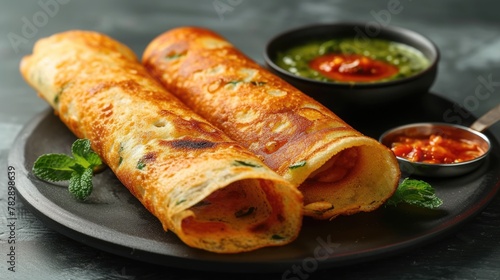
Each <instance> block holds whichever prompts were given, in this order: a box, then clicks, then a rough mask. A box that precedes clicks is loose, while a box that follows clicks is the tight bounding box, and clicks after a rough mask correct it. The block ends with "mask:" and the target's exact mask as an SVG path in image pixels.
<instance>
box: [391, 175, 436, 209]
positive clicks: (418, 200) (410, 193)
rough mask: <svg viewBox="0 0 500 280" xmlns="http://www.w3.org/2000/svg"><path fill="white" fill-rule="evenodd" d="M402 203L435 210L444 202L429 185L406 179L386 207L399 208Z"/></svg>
mask: <svg viewBox="0 0 500 280" xmlns="http://www.w3.org/2000/svg"><path fill="white" fill-rule="evenodd" d="M400 203H407V204H411V205H415V206H419V207H424V208H429V209H434V208H437V207H439V206H441V204H443V201H442V200H441V199H440V198H439V197H438V196H437V195H436V193H435V191H434V188H433V187H432V186H431V185H430V184H429V183H427V182H425V181H421V180H415V179H409V178H405V179H404V180H403V181H402V182H401V183H400V184H399V186H398V188H397V189H396V192H395V193H394V194H393V195H392V197H391V198H389V199H388V200H387V201H386V205H389V206H397V205H398V204H400Z"/></svg>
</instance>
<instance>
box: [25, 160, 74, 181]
mask: <svg viewBox="0 0 500 280" xmlns="http://www.w3.org/2000/svg"><path fill="white" fill-rule="evenodd" d="M73 165H75V160H74V159H73V158H71V157H69V156H67V155H64V154H45V155H42V156H40V157H39V158H38V159H37V160H36V161H35V163H34V165H33V174H35V176H37V177H38V178H40V179H42V180H46V181H51V182H58V181H66V180H69V179H70V178H71V174H72V173H73V169H72V168H71V167H72V166H73Z"/></svg>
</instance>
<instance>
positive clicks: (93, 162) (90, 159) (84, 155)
mask: <svg viewBox="0 0 500 280" xmlns="http://www.w3.org/2000/svg"><path fill="white" fill-rule="evenodd" d="M71 153H72V154H73V157H74V158H75V160H76V162H77V163H78V164H79V165H81V166H83V167H85V168H87V167H91V168H93V167H95V166H98V165H101V164H102V161H101V158H100V157H99V156H98V155H97V154H96V153H95V152H94V151H93V150H92V148H91V147H90V140H88V139H78V140H76V141H75V142H74V143H73V145H72V146H71Z"/></svg>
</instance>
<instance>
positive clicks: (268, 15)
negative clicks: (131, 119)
mask: <svg viewBox="0 0 500 280" xmlns="http://www.w3.org/2000/svg"><path fill="white" fill-rule="evenodd" d="M100 2H101V3H100V4H98V3H97V1H93V2H90V1H77V0H40V1H7V0H2V1H0V59H1V64H0V170H1V174H2V175H1V176H0V194H1V196H0V213H1V217H0V279H190V280H193V279H209V278H210V279H212V278H218V279H235V278H239V279H254V278H259V279H306V278H308V279H380V280H382V279H500V197H499V196H498V195H497V196H496V197H495V198H494V199H493V200H492V202H491V203H490V205H489V206H488V207H487V208H486V209H485V210H484V211H483V212H482V213H480V214H479V215H478V216H477V217H476V218H475V219H473V220H472V221H470V222H468V223H467V224H465V225H464V226H462V227H461V228H460V229H459V230H458V231H456V232H454V233H452V234H450V235H449V236H447V237H445V238H444V239H441V240H439V241H437V242H433V243H431V244H428V245H425V246H423V247H419V248H416V249H414V250H411V251H409V252H406V253H402V254H400V255H397V256H393V257H389V258H384V259H379V260H374V261H371V262H366V263H361V264H357V265H354V266H345V267H339V268H334V269H321V266H319V269H317V270H315V271H314V272H311V273H307V274H303V275H299V274H295V275H288V276H286V277H285V275H284V274H283V273H275V274H265V275H260V274H259V275H235V274H228V273H215V272H200V271H196V270H195V269H193V270H184V269H179V268H171V267H167V266H157V265H152V264H147V263H142V262H139V261H135V260H132V259H129V258H124V257H119V256H115V255H113V254H110V253H107V252H104V251H101V250H98V249H95V248H93V247H89V246H87V245H85V244H82V243H80V242H78V241H75V240H72V239H69V238H67V237H65V236H64V235H62V234H60V233H58V232H56V231H53V230H52V229H49V228H48V227H46V226H45V225H44V224H43V223H41V222H40V221H39V220H38V219H37V218H35V217H34V216H33V215H32V213H30V212H29V211H28V210H27V209H26V208H25V206H23V205H22V202H21V201H19V200H17V203H16V205H15V208H16V209H15V210H16V217H17V220H16V227H15V230H11V228H10V227H9V225H10V221H9V220H8V219H7V217H8V192H7V190H8V184H9V180H8V178H7V176H6V174H7V172H8V168H9V166H10V163H9V162H8V160H7V156H8V154H9V150H10V147H11V146H12V144H13V141H14V139H15V136H16V134H17V133H18V132H19V131H20V130H21V128H22V127H23V126H24V125H25V124H26V123H27V122H28V121H29V120H30V119H31V118H32V117H33V116H35V115H36V114H37V113H38V112H40V111H42V110H45V109H46V108H47V105H46V104H45V103H44V102H43V101H41V100H39V99H38V98H35V96H34V95H35V94H34V92H33V90H32V89H31V88H30V87H28V86H27V85H26V84H25V83H24V81H23V80H22V78H21V76H20V75H19V72H18V64H19V61H20V59H21V57H22V56H23V55H26V54H28V53H30V52H31V48H32V46H33V44H34V42H35V41H36V40H37V39H38V38H41V37H45V36H48V35H51V34H53V33H55V32H59V31H63V30H68V29H91V30H96V31H100V32H104V33H107V34H108V35H110V36H112V37H114V38H116V39H118V40H120V41H122V42H124V43H125V44H127V45H129V46H130V47H131V48H132V49H133V50H134V51H136V53H137V54H142V51H143V49H144V47H145V46H146V45H147V43H148V42H149V41H150V40H151V39H152V38H154V37H155V36H156V35H158V34H160V33H162V32H163V31H165V30H167V29H169V28H173V27H176V26H183V25H198V26H205V27H208V28H211V29H214V30H215V31H217V32H219V33H221V34H222V35H224V36H225V37H226V38H228V39H229V40H230V41H232V42H233V43H234V44H235V45H236V46H237V47H239V48H240V49H241V50H242V51H243V52H245V53H246V54H248V55H249V56H250V57H252V58H254V59H256V60H257V61H259V62H262V61H263V60H262V51H263V48H264V45H265V43H266V41H267V40H268V39H270V38H271V37H272V36H273V35H275V34H277V33H279V32H281V31H284V30H286V29H288V28H291V27H297V26H301V25H304V24H309V23H318V22H331V21H338V20H360V21H368V22H369V21H371V22H374V23H376V24H388V23H389V24H393V25H399V26H402V27H407V28H410V29H414V30H416V31H418V32H421V33H423V34H425V35H426V36H428V37H429V38H431V39H432V40H433V41H434V42H435V43H436V45H437V46H438V47H439V48H440V49H441V56H442V57H441V62H440V64H439V74H438V79H437V81H436V83H435V84H434V86H433V87H432V89H431V91H432V92H433V93H435V94H437V95H440V96H444V97H446V98H448V99H450V100H451V101H453V102H455V103H457V104H460V105H462V106H464V107H466V108H468V109H469V110H470V111H471V112H472V113H473V114H474V115H475V116H479V115H481V114H483V113H485V112H486V111H487V110H488V109H489V108H491V107H492V106H494V105H495V104H497V103H498V102H499V101H500V17H499V16H498V11H499V10H500V3H499V2H498V1H460V2H459V1H411V0H400V1H397V0H377V1H347V0H345V1H343V0H331V1H297V0H294V1H286V0H281V1H250V0H214V1H212V0H210V1H202V0H199V1H195V0H184V1H175V2H174V1H131V0H130V1H100ZM388 5H397V6H398V7H399V8H398V9H397V10H398V12H397V13H390V12H388V11H389V9H388ZM485 81H486V82H485ZM488 81H489V82H488ZM480 85H483V89H487V91H486V92H484V91H483V92H482V95H479V94H478V91H477V88H478V87H480ZM491 132H492V133H493V134H494V135H495V137H496V138H497V139H499V138H500V124H496V125H494V126H493V127H492V128H491ZM14 168H15V167H14ZM13 236H14V237H15V239H16V240H15V241H16V243H15V245H16V249H15V251H14V253H15V258H14V259H15V270H16V271H15V272H12V271H10V270H9V267H12V263H9V261H10V260H11V259H12V258H11V256H9V254H12V250H10V247H11V246H12V244H9V242H10V240H12V239H13V238H12V237H13ZM9 238H10V239H9Z"/></svg>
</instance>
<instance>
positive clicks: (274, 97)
mask: <svg viewBox="0 0 500 280" xmlns="http://www.w3.org/2000/svg"><path fill="white" fill-rule="evenodd" d="M143 64H144V65H145V66H146V68H147V69H148V70H149V71H150V73H152V74H153V76H155V77H156V78H157V79H158V80H160V81H161V82H162V84H163V85H164V86H165V87H166V88H167V89H168V90H170V91H171V92H172V93H174V94H176V95H177V96H178V97H179V98H180V99H181V100H182V101H183V102H184V103H185V104H187V105H188V106H189V107H190V108H191V109H193V110H194V111H195V112H197V113H198V114H200V115H201V116H203V117H204V118H206V119H207V120H209V121H210V122H211V123H212V124H214V125H216V126H218V127H219V128H220V129H222V130H223V131H224V132H225V133H226V134H227V135H228V136H229V137H231V138H232V139H234V140H236V141H238V142H239V143H241V144H243V145H244V146H245V147H248V148H249V150H250V151H252V152H254V153H255V154H257V155H258V156H259V157H261V158H262V159H263V161H264V162H265V163H266V164H267V165H268V166H270V167H271V168H272V169H274V170H275V171H277V172H278V173H279V174H280V175H282V176H284V177H285V178H286V179H287V180H288V181H290V182H291V183H292V184H294V185H295V186H298V188H299V189H300V190H301V191H302V193H303V195H304V203H305V214H306V215H308V216H313V217H315V218H318V219H331V218H334V217H336V216H338V215H349V214H353V213H357V212H359V211H372V210H374V209H376V208H378V207H379V206H380V205H382V204H383V203H384V202H385V201H386V200H387V199H388V198H389V197H390V196H391V195H392V194H393V192H394V191H395V189H396V188H397V185H398V182H399V176H400V171H399V167H398V164H397V161H396V158H395V156H394V155H393V154H392V152H391V151H390V150H389V149H387V148H386V147H384V146H383V145H381V144H380V143H378V142H377V141H376V140H374V139H372V138H369V137H366V136H364V135H362V134H361V133H360V132H358V131H356V130H355V129H353V128H352V127H351V126H349V125H348V124H346V123H345V122H344V121H343V120H341V119H340V118H339V117H338V116H337V115H335V114H334V113H333V112H331V111H330V110H329V109H327V108H326V107H324V106H322V105H321V104H320V103H318V102H316V101H315V100H313V99H312V98H310V97H308V96H307V95H305V94H304V93H302V92H300V91H299V90H297V89H296V88H294V87H292V86H291V85H289V84H288V83H286V82H285V81H283V80H282V79H280V78H278V77H277V76H275V75H273V74H272V73H270V72H269V71H267V70H266V69H264V68H263V67H261V66H259V65H258V64H257V63H255V62H254V61H252V60H251V59H249V58H248V57H246V56H245V55H244V54H243V53H241V52H240V51H239V50H237V49H236V48H235V47H234V46H232V45H231V44H230V43H229V42H228V41H226V40H225V39H224V38H222V37H221V36H220V35H218V34H216V33H214V32H212V31H210V30H207V29H203V28H197V27H180V28H176V29H173V30H170V31H167V32H165V33H164V34H161V35H160V36H158V37H157V38H155V39H154V40H153V41H152V42H151V43H150V44H149V45H148V46H147V48H146V50H145V52H144V55H143ZM323 169H324V170H323Z"/></svg>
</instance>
